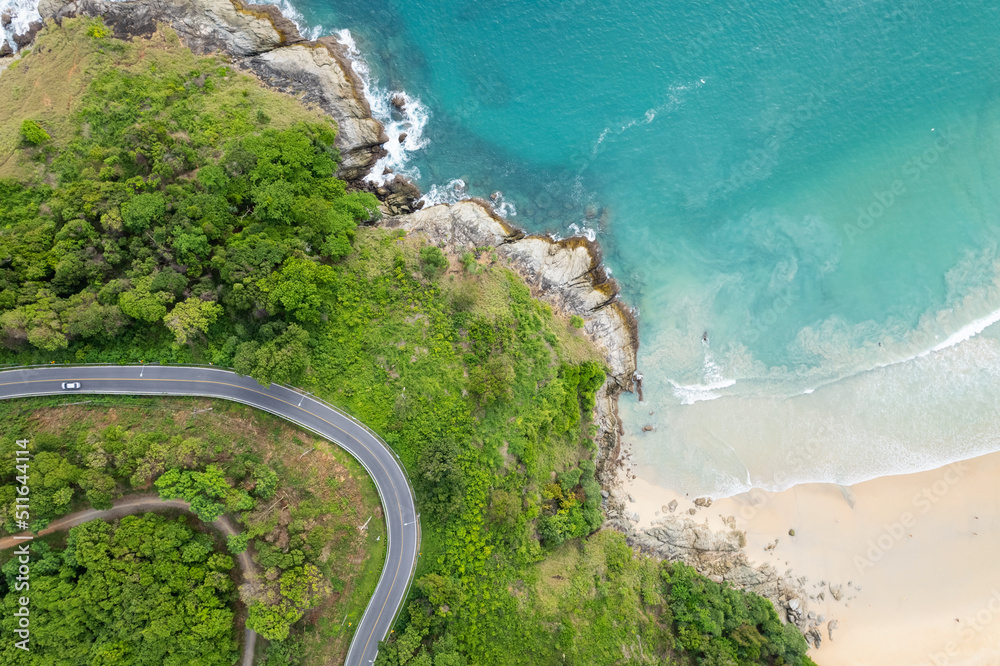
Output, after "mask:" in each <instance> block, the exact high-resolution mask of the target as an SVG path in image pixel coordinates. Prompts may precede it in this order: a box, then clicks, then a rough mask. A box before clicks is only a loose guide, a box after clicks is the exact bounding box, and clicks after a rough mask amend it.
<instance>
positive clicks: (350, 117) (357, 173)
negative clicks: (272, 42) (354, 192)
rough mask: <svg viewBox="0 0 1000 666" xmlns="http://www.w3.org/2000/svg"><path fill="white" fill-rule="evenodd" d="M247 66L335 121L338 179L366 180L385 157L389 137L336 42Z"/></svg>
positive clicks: (267, 56)
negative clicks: (384, 144) (373, 113)
mask: <svg viewBox="0 0 1000 666" xmlns="http://www.w3.org/2000/svg"><path fill="white" fill-rule="evenodd" d="M244 62H245V64H246V65H247V66H248V67H249V68H250V69H252V70H253V71H254V72H255V73H256V74H257V76H258V77H259V78H260V79H261V80H262V81H264V82H265V83H266V84H268V85H269V86H271V87H272V88H277V89H278V90H282V91H284V92H289V93H293V94H301V95H302V98H303V99H304V100H305V102H307V103H310V104H315V105H316V106H318V107H320V108H321V109H323V111H325V112H326V113H327V114H329V115H330V116H332V117H333V119H334V120H336V121H337V125H338V126H339V132H338V133H337V147H338V148H339V149H340V157H341V163H340V176H341V177H342V178H344V179H345V180H352V181H353V180H358V179H360V178H362V177H363V176H364V175H365V174H367V173H368V171H369V170H370V169H371V167H372V165H373V164H374V163H375V161H376V160H377V159H378V158H379V157H381V156H382V155H384V154H385V150H384V149H383V148H382V144H383V143H385V142H386V141H388V140H389V137H388V136H386V134H385V131H384V129H383V127H382V124H381V123H380V122H378V121H377V120H375V119H374V118H372V115H371V108H370V107H369V105H368V101H367V100H366V99H365V98H364V95H362V94H361V93H360V91H361V90H362V86H361V81H360V80H358V78H357V75H356V74H355V73H354V70H353V68H352V67H351V64H350V61H349V59H348V57H347V50H346V47H344V45H342V44H340V43H339V42H337V41H336V40H334V39H333V38H332V37H323V38H321V39H319V40H318V41H316V42H303V43H300V44H294V45H292V46H286V47H283V48H279V49H272V50H270V51H267V52H265V53H261V54H259V55H256V56H253V57H251V58H247V59H246V60H245V61H244Z"/></svg>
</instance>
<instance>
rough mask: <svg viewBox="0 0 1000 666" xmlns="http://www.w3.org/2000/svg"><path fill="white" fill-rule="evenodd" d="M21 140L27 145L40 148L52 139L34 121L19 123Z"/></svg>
mask: <svg viewBox="0 0 1000 666" xmlns="http://www.w3.org/2000/svg"><path fill="white" fill-rule="evenodd" d="M21 139H22V140H24V142H25V143H27V144H28V145H31V146H40V145H42V144H43V143H46V142H48V141H51V140H52V137H50V136H49V134H48V132H46V131H45V130H44V129H42V126H41V125H39V124H38V123H37V122H35V121H34V120H24V121H22V122H21Z"/></svg>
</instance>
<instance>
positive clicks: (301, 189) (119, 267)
mask: <svg viewBox="0 0 1000 666" xmlns="http://www.w3.org/2000/svg"><path fill="white" fill-rule="evenodd" d="M109 35H110V33H109V31H108V30H107V29H106V28H104V27H103V26H101V25H100V24H99V23H96V22H88V21H84V20H67V21H65V22H64V23H63V25H62V26H61V27H59V28H56V27H54V26H52V27H49V28H47V29H46V30H45V31H43V33H41V34H40V36H39V41H38V43H37V46H36V47H35V48H34V50H33V51H32V52H31V54H29V55H28V56H27V57H25V58H23V59H22V60H20V61H19V62H18V64H17V67H16V68H12V69H11V70H8V71H7V72H5V73H4V75H3V77H0V95H5V94H6V95H9V96H10V98H11V99H13V100H14V102H15V103H14V104H13V105H12V108H13V112H12V116H11V120H9V121H8V122H7V124H6V125H5V126H4V125H0V131H3V130H4V128H5V127H6V131H8V132H9V133H13V134H14V135H15V136H16V140H11V141H8V142H7V143H6V144H4V143H2V142H0V176H7V179H6V180H3V181H0V227H2V228H0V336H2V342H3V347H4V351H3V352H2V354H0V357H2V360H6V361H7V362H49V361H53V360H54V361H108V362H139V361H147V362H148V361H165V362H187V361H197V362H211V363H215V364H219V365H227V366H233V367H235V368H236V369H237V370H238V371H240V372H243V373H246V374H250V375H253V376H254V377H256V378H258V379H259V380H261V381H263V382H268V381H283V382H289V383H295V384H299V385H303V386H305V387H308V388H309V389H310V390H313V391H315V392H316V393H317V394H318V395H320V396H322V397H324V398H326V399H327V400H329V401H331V402H333V403H335V404H337V405H339V406H341V407H343V408H344V409H346V410H347V411H349V412H351V413H353V414H355V415H356V416H358V417H359V418H361V419H362V420H363V421H364V422H365V423H366V424H367V425H369V426H370V427H372V428H373V429H375V430H376V431H377V432H378V433H379V434H380V435H382V436H383V437H384V439H385V440H386V441H387V442H388V443H389V444H390V445H391V446H392V447H393V448H394V449H395V450H396V451H397V452H398V453H399V455H400V458H401V459H402V461H403V463H404V465H405V466H406V468H407V470H408V472H409V474H410V477H411V480H412V482H413V485H414V487H415V490H416V492H417V500H418V507H419V508H420V510H421V512H422V517H423V544H422V549H423V552H422V554H421V559H420V561H419V564H418V571H417V575H416V579H415V584H414V587H413V593H412V598H411V600H410V603H409V604H408V605H407V606H406V608H405V609H404V611H403V613H402V615H401V617H400V620H399V622H398V623H397V628H396V631H395V632H394V634H393V639H392V640H390V642H389V644H387V645H385V646H383V648H382V649H381V650H380V653H379V663H380V664H384V665H389V664H392V665H395V664H414V665H420V666H428V665H432V666H453V665H458V664H476V665H484V664H525V663H532V664H563V663H579V664H596V663H608V664H611V663H621V662H623V661H638V662H639V663H677V664H693V663H699V664H737V663H738V664H754V663H760V664H785V663H788V664H803V663H809V662H808V660H807V659H806V658H804V656H803V655H804V653H805V642H804V641H803V640H802V638H801V636H799V635H798V634H797V633H794V632H788V631H786V630H784V629H782V627H781V624H780V622H779V621H778V619H777V615H776V614H775V612H774V609H773V608H771V607H770V605H769V604H768V602H765V601H762V600H760V599H759V598H757V597H754V596H752V595H743V594H740V593H737V592H733V591H731V590H726V589H724V588H718V586H716V587H713V586H712V585H710V584H709V583H708V582H707V581H705V580H704V579H701V578H699V577H697V576H693V575H688V574H685V572H684V570H683V569H678V568H675V567H670V566H665V567H664V566H661V565H660V564H659V563H656V562H654V561H652V560H648V559H645V558H641V557H638V556H636V555H635V554H634V553H633V552H632V551H631V549H629V548H628V547H627V546H626V545H625V543H624V539H623V537H622V536H621V535H619V534H616V533H612V532H599V533H597V534H593V533H594V532H595V531H596V530H598V529H599V528H600V526H601V523H602V522H603V513H602V509H601V496H600V486H599V485H598V483H597V481H596V480H595V478H594V472H595V465H594V457H595V455H596V453H597V452H596V447H595V445H594V442H593V440H592V435H593V433H594V430H593V426H592V424H591V423H590V415H591V412H592V410H593V407H594V400H595V398H594V396H595V392H596V390H597V389H598V388H599V387H600V386H601V384H602V383H603V382H604V378H605V369H604V367H603V363H602V361H601V359H600V357H599V356H598V355H597V353H596V351H595V350H594V349H593V348H592V346H591V345H590V344H589V343H588V342H587V341H586V340H585V339H584V338H583V337H582V334H581V332H580V331H579V330H578V328H577V327H576V326H574V325H573V323H572V322H571V321H569V320H567V319H565V318H563V317H561V316H558V315H557V314H555V313H553V311H552V310H551V308H550V307H549V306H547V305H545V304H544V303H541V302H540V301H538V300H536V299H534V298H532V296H531V294H530V292H529V289H528V288H527V286H526V285H525V284H524V282H523V281H522V280H521V279H520V278H519V277H518V276H517V275H515V274H514V273H512V272H511V271H510V270H509V269H507V268H506V267H504V266H503V265H502V264H501V263H500V262H498V261H497V259H496V257H495V255H493V254H492V253H491V248H479V249H478V250H477V251H476V252H475V253H470V254H469V255H468V256H466V257H463V258H458V257H447V256H445V255H444V254H443V253H442V251H441V250H440V249H438V248H436V247H432V246H427V245H425V244H424V243H423V242H422V241H421V240H420V239H419V238H413V237H405V236H404V235H403V234H401V233H394V232H390V231H387V230H384V229H381V228H372V227H368V226H365V225H366V224H367V223H368V222H371V221H374V220H375V219H376V218H377V217H378V211H377V202H376V201H375V200H374V198H373V197H372V196H371V195H369V194H365V193H359V192H350V193H349V192H347V191H346V189H345V186H344V184H343V183H341V182H340V181H338V180H336V179H335V178H333V173H334V170H335V166H336V161H337V152H336V150H335V148H334V147H333V138H334V136H335V134H334V132H335V131H336V130H335V127H334V126H333V124H332V122H331V121H329V120H328V119H326V118H325V117H323V116H321V115H319V114H317V113H315V112H311V111H307V110H305V109H304V108H302V107H301V106H300V105H298V104H297V103H296V102H295V101H294V100H292V99H290V98H285V97H282V96H280V95H278V94H276V93H271V92H268V91H266V90H264V89H262V88H260V87H259V86H257V85H256V84H255V83H254V82H253V81H252V80H250V79H249V78H248V77H246V76H245V75H243V74H239V73H237V72H234V71H233V70H232V69H230V68H229V67H227V65H226V64H225V62H223V61H222V60H221V59H218V58H213V57H208V58H199V57H195V56H193V55H191V54H190V53H189V52H187V51H185V50H184V49H182V48H180V47H179V46H178V44H177V40H176V36H174V35H173V34H172V33H170V32H169V31H167V30H165V31H162V32H160V33H157V34H156V35H154V36H153V37H152V38H151V39H150V40H147V41H143V40H137V41H136V42H133V43H125V42H121V41H118V40H115V39H113V38H111V37H110V36H109ZM71 62H72V63H74V64H73V67H77V65H78V64H79V63H82V64H80V65H79V67H78V68H77V70H76V71H78V72H82V73H81V74H80V75H79V76H78V77H77V78H76V79H73V78H72V76H70V77H69V80H70V81H71V83H72V85H71V86H69V87H70V88H71V89H72V86H74V85H75V86H77V87H78V89H79V90H78V93H77V94H75V95H70V98H69V99H68V100H66V103H65V106H62V105H61V104H50V105H45V104H44V99H40V98H39V94H40V93H39V92H38V91H37V88H38V86H37V85H36V84H39V85H44V78H45V76H46V73H49V75H55V76H59V75H61V76H62V77H63V78H66V74H65V72H66V71H68V70H69V67H70V63H71ZM69 71H71V72H72V70H69ZM39 82H41V83H39ZM53 94H55V93H53ZM60 94H63V95H64V94H65V93H60ZM67 108H68V109H69V111H68V112H67V111H66V109H67ZM4 146H7V150H8V152H7V154H5V153H4V150H5V148H4ZM168 468H169V469H168ZM158 472H159V473H162V474H163V475H162V476H158V480H157V481H156V484H157V486H158V487H159V488H160V489H161V490H162V491H163V492H165V493H168V494H171V495H178V496H184V497H188V496H190V497H193V498H195V499H197V500H198V501H199V502H200V504H199V511H204V512H205V515H206V517H210V516H212V515H215V514H216V513H217V512H218V511H221V510H228V511H232V512H239V511H241V510H244V509H241V508H240V507H241V506H242V505H243V504H241V503H245V502H247V501H248V500H247V499H246V497H249V498H250V500H252V499H253V492H251V491H245V492H244V493H243V494H240V490H239V484H238V482H237V479H236V478H233V477H232V476H231V475H232V472H227V471H225V470H223V471H222V472H221V473H220V471H218V470H211V469H209V468H208V467H199V466H197V465H190V464H180V465H176V466H172V467H171V466H169V465H168V466H164V468H163V469H161V470H158ZM224 486H225V487H224ZM88 492H89V491H88ZM588 535H592V536H589V537H588ZM239 545H240V544H237V546H239ZM251 547H253V548H255V549H256V555H257V557H272V558H273V560H274V561H276V562H284V561H285V559H286V558H287V557H289V554H290V552H291V550H290V549H291V547H290V546H288V547H285V548H272V547H270V546H267V545H266V544H258V545H252V546H251ZM292 560H293V562H294V558H292ZM296 566H297V565H296ZM273 619H275V618H272V617H270V616H269V617H268V620H269V621H270V620H273ZM278 619H280V618H278ZM258 626H260V627H262V628H265V630H266V627H267V626H269V625H267V624H261V625H258ZM276 626H277V625H276ZM280 634H281V632H279V631H274V632H273V633H272V634H271V635H272V637H274V638H275V639H278V638H280V637H281V636H280ZM297 640H298V634H297V633H296V630H293V632H292V634H291V635H290V636H289V638H288V639H286V640H285V641H280V640H276V641H275V642H274V643H273V644H272V649H271V652H270V654H269V655H268V657H267V659H268V661H267V663H268V664H269V665H276V664H286V663H293V662H294V661H295V660H296V659H297V657H296V656H295V655H296V654H299V651H298V649H297V648H296V647H295V645H296V643H295V641H297Z"/></svg>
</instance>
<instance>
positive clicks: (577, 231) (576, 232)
mask: <svg viewBox="0 0 1000 666" xmlns="http://www.w3.org/2000/svg"><path fill="white" fill-rule="evenodd" d="M567 229H569V232H570V234H569V235H570V238H572V237H574V236H581V237H583V238H586V239H587V240H589V241H590V242H591V243H593V242H594V241H595V240H597V230H596V229H591V228H590V227H588V226H587V225H586V224H585V223H581V224H576V223H573V224H570V225H569V226H568V227H567Z"/></svg>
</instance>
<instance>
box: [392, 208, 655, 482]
mask: <svg viewBox="0 0 1000 666" xmlns="http://www.w3.org/2000/svg"><path fill="white" fill-rule="evenodd" d="M385 225H386V226H388V227H391V228H396V229H403V230H405V231H406V232H407V233H409V234H421V235H423V236H424V237H426V239H427V240H428V241H429V242H430V243H432V244H434V245H437V246H439V247H441V248H443V249H445V250H446V251H448V252H450V253H453V254H461V253H462V252H464V251H467V250H473V249H475V248H482V247H490V248H495V250H496V253H497V255H498V257H500V258H502V259H503V260H504V261H505V262H506V263H507V264H508V266H509V267H510V268H511V269H513V270H514V271H515V272H516V273H517V274H518V275H520V276H521V277H522V278H523V279H524V280H525V282H527V283H528V285H529V286H530V287H531V289H532V293H533V295H534V296H536V297H537V298H540V299H541V300H543V301H545V302H546V303H548V304H550V305H551V306H552V307H553V308H554V309H555V310H556V311H557V312H560V313H562V314H563V315H565V316H566V317H570V316H573V315H576V316H579V317H580V318H582V319H583V321H584V326H583V330H584V332H585V333H586V335H587V337H588V338H590V340H591V341H593V342H594V344H595V345H596V346H597V348H598V349H599V350H600V351H601V354H602V355H603V356H604V360H605V363H606V364H607V366H608V369H609V370H610V376H609V378H608V381H606V382H605V383H604V386H603V387H601V389H600V391H599V392H598V394H597V405H596V408H595V413H594V423H595V424H596V425H597V427H598V432H597V434H596V436H595V441H596V442H598V446H599V449H600V452H601V456H600V460H599V461H597V462H598V478H599V480H600V481H601V483H602V485H603V486H604V487H605V488H606V489H607V488H608V487H609V486H610V485H611V484H612V483H614V480H615V476H616V474H615V472H616V471H617V468H618V466H619V465H620V462H619V459H618V454H619V448H620V434H621V423H620V419H619V417H618V404H617V402H618V395H619V394H620V393H621V392H622V391H631V390H632V389H633V384H634V382H633V374H634V373H635V370H636V354H637V351H638V346H639V345H638V327H637V323H636V319H635V315H634V314H633V313H632V311H631V310H630V309H629V308H628V307H627V306H625V305H624V304H623V303H622V302H621V301H620V300H619V298H618V285H617V284H616V283H615V281H614V280H612V279H611V278H610V277H609V276H608V274H607V272H606V271H605V270H604V267H603V266H602V264H601V254H600V249H599V248H598V246H597V245H596V244H595V243H593V242H591V241H588V240H587V239H586V238H580V237H573V238H567V239H563V240H553V239H552V238H549V237H548V236H537V235H525V233H524V232H523V231H521V230H520V229H517V228H515V227H512V226H511V225H510V224H508V223H507V222H506V221H505V220H504V219H503V218H501V217H499V216H497V215H496V214H495V213H494V212H493V211H492V209H491V208H490V207H489V205H488V204H487V203H486V202H484V201H478V200H470V201H462V202H459V203H456V204H450V205H440V206H431V207H429V208H424V209H422V210H419V211H416V212H414V213H410V214H409V215H403V216H397V217H390V218H388V219H387V220H386V221H385Z"/></svg>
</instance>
